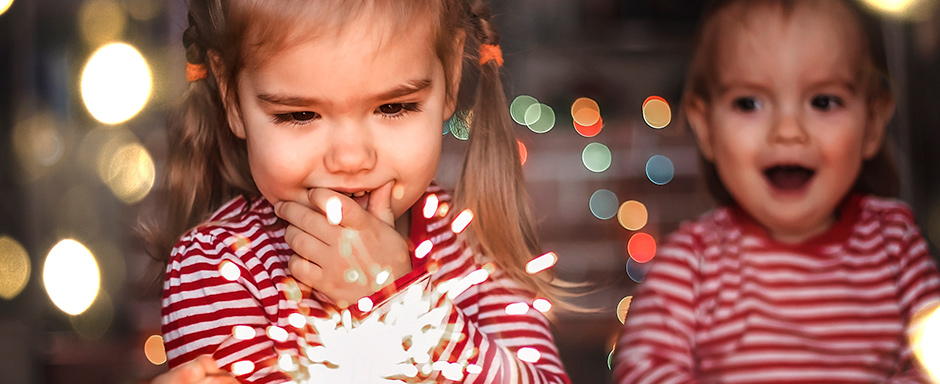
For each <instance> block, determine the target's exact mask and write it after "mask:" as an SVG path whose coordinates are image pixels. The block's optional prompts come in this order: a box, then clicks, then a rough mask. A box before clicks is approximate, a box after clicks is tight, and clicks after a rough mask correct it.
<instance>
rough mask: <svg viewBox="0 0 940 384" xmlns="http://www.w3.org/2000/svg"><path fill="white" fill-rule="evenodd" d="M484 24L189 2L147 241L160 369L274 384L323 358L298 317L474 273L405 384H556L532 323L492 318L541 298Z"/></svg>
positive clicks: (480, 17)
mask: <svg viewBox="0 0 940 384" xmlns="http://www.w3.org/2000/svg"><path fill="white" fill-rule="evenodd" d="M489 18H490V12H489V7H488V5H486V4H485V3H484V2H483V1H477V0H444V1H441V0H397V1H393V0H387V1H345V0H335V1H315V2H311V1H291V0H279V1H261V0H232V1H225V2H219V1H213V0H192V1H190V11H189V22H190V25H189V28H188V29H187V30H186V31H185V33H184V36H183V42H184V44H185V46H186V52H187V61H188V67H187V77H188V79H189V80H190V81H191V82H192V85H191V89H190V91H189V92H188V93H187V95H186V100H185V101H184V103H183V106H182V109H181V112H180V113H179V114H178V115H177V116H176V119H175V120H172V122H171V131H170V133H171V141H170V142H171V143H173V147H172V150H171V155H170V164H169V168H168V178H167V180H168V189H169V193H170V202H171V204H170V211H169V212H170V213H169V215H170V216H169V220H168V222H169V226H167V227H166V228H167V230H166V231H165V234H164V235H165V236H164V242H163V243H162V244H163V245H164V246H165V248H166V254H168V255H170V256H169V259H168V260H167V268H166V275H165V283H164V291H163V311H162V314H163V337H164V342H165V346H166V352H167V357H168V359H169V365H170V367H176V366H180V365H181V364H182V363H185V362H187V361H191V360H194V359H196V358H197V357H198V356H200V355H202V354H210V355H211V356H212V357H213V358H214V359H215V361H216V362H217V364H218V367H221V368H222V369H223V370H225V371H229V372H233V373H234V374H235V375H237V376H238V378H239V379H240V380H242V381H245V382H263V383H269V382H283V381H287V380H289V379H291V376H290V375H288V374H287V373H284V372H281V369H279V366H280V367H283V366H284V365H283V361H284V360H283V358H284V357H285V356H287V361H289V362H290V361H293V362H295V363H296V362H297V361H299V360H298V358H300V357H302V356H304V355H306V354H309V353H310V351H309V350H306V349H304V348H302V347H301V346H302V345H309V346H316V345H324V344H321V342H323V340H321V339H320V337H319V335H318V334H317V333H316V332H315V330H312V329H311V327H310V326H309V324H304V323H300V324H298V323H297V322H296V318H297V316H298V314H299V315H301V316H302V317H301V319H302V318H305V317H312V318H324V319H329V318H331V316H336V315H337V314H339V313H344V311H346V310H348V311H349V312H345V313H344V317H345V316H347V315H348V314H349V313H351V316H355V317H360V318H362V317H365V316H368V315H369V314H371V313H380V312H381V311H383V310H387V309H383V308H382V307H383V306H388V305H389V304H388V302H389V301H390V299H391V298H392V297H395V296H396V295H399V294H400V293H401V292H404V291H406V290H408V289H409V288H410V287H414V286H416V285H420V286H421V287H422V289H424V290H426V291H427V292H428V293H429V294H430V292H433V291H434V290H435V289H436V288H438V287H439V285H440V284H444V283H446V282H453V281H458V280H459V281H467V280H466V279H464V280H460V279H462V278H465V277H467V276H470V275H471V274H473V276H475V277H479V276H480V273H481V272H482V273H483V275H482V276H484V277H485V279H483V281H482V282H480V280H481V279H477V280H476V281H475V282H476V283H479V284H476V285H472V286H469V288H467V287H464V288H467V289H466V290H465V291H463V293H462V294H460V295H458V296H456V297H455V298H454V299H453V307H447V308H451V312H449V313H448V314H447V315H446V316H444V318H445V319H446V322H447V323H448V324H449V327H448V329H447V333H446V336H445V337H443V338H442V340H441V341H440V343H441V344H440V346H439V347H438V348H436V349H434V350H433V353H432V354H431V356H429V358H430V360H429V362H434V363H435V364H433V369H431V370H430V371H420V372H417V373H414V372H413V375H412V376H413V377H414V378H413V380H433V381H443V380H445V379H446V380H451V381H459V382H486V383H492V382H500V383H502V382H528V383H561V382H568V378H567V376H566V374H565V372H564V370H563V367H562V364H561V362H560V359H559V356H558V352H557V350H556V348H555V346H554V344H553V340H552V336H551V333H550V330H549V324H548V322H547V320H546V318H545V317H544V316H543V315H542V313H540V312H539V311H536V310H528V311H525V313H524V314H519V312H512V313H514V314H512V315H510V314H507V312H510V311H507V305H509V304H513V303H525V304H526V305H531V304H532V303H533V300H535V299H536V298H545V297H547V298H552V297H553V292H555V291H554V290H553V287H552V286H551V284H550V283H549V282H548V281H549V279H547V278H546V277H545V276H541V275H539V276H530V275H528V274H526V273H525V271H524V266H525V263H526V262H527V261H528V260H529V259H531V258H532V257H533V256H535V255H538V251H539V247H538V243H537V241H536V239H535V236H534V231H533V228H532V224H531V219H530V215H529V212H528V208H527V207H526V194H525V191H524V189H523V186H524V184H523V181H522V177H521V176H522V170H521V165H520V162H519V157H518V153H517V151H516V148H517V147H516V142H515V138H514V136H513V133H512V125H511V124H510V121H509V120H508V113H507V112H508V111H507V110H506V100H505V96H504V94H503V91H502V86H501V83H500V78H499V67H500V65H501V64H502V57H501V55H500V52H499V47H498V45H497V40H498V39H497V35H496V32H495V31H494V29H493V28H492V26H491V24H490V21H489ZM464 58H469V59H472V60H468V61H467V62H466V63H465V62H464ZM465 70H472V71H475V72H479V80H478V87H477V92H476V99H475V102H474V103H473V105H472V125H471V129H470V131H471V134H470V142H469V148H468V152H467V156H466V161H465V165H464V169H463V173H462V175H461V178H460V181H459V184H458V186H457V193H456V194H455V200H454V201H451V200H450V198H449V197H448V195H447V193H445V192H444V191H442V190H441V189H440V188H439V187H438V186H436V185H435V184H433V183H432V177H433V176H434V174H435V172H436V168H437V164H438V160H439V157H440V151H441V137H442V136H441V125H442V124H443V123H444V122H445V121H446V120H448V118H450V117H451V116H452V115H454V112H455V109H456V108H457V106H458V105H459V104H461V103H458V98H457V95H458V88H459V86H460V84H461V78H462V74H463V72H465ZM448 208H449V209H448ZM465 210H466V211H467V212H470V213H472V215H473V218H472V220H471V221H470V227H469V229H467V230H466V231H462V229H463V228H462V226H461V225H459V223H458V224H454V225H453V226H452V225H451V223H452V221H454V218H455V216H457V213H461V212H464V211H465ZM448 211H449V212H450V213H449V214H447V212H448ZM213 212H214V213H213ZM468 217H469V216H468V214H464V215H463V218H468ZM191 228H192V229H191ZM458 233H459V235H458ZM180 235H182V238H179V236H180ZM177 238H179V240H178V241H176V239H177ZM174 243H175V245H172V244H174ZM428 246H430V250H428ZM170 248H172V250H170ZM416 248H417V249H416ZM428 251H429V252H428ZM494 266H495V267H494ZM474 273H475V274H474ZM487 275H488V276H487ZM298 282H299V283H300V284H299V285H298V284H297V283H298ZM468 284H469V283H468ZM305 286H306V287H305ZM298 288H305V289H302V291H303V292H305V294H302V295H300V294H298V292H300V291H298ZM310 288H312V292H311V291H310ZM409 292H410V291H409ZM364 303H366V304H364ZM373 305H374V306H375V307H374V308H370V307H372V306H373ZM347 307H348V308H347ZM517 307H518V305H517ZM526 309H528V306H526ZM335 318H338V316H336V317H335ZM344 324H347V322H346V320H344ZM431 325H434V324H431ZM236 326H248V327H249V328H248V329H249V331H248V334H247V336H244V335H240V334H241V332H240V331H239V329H241V330H244V329H245V328H235V327H236ZM252 329H253V331H252ZM281 330H286V331H288V333H289V334H287V335H284V334H283V333H281ZM384 347H385V346H384V345H381V344H377V345H374V346H373V345H369V346H365V348H369V349H374V348H384ZM302 349H304V350H302ZM362 352H363V353H364V355H366V356H368V354H365V352H370V351H366V350H363V351H362ZM373 353H374V351H373ZM310 358H311V359H313V357H310ZM210 362H211V360H210ZM236 363H237V364H236ZM363 363H364V364H363ZM368 363H369V362H360V364H363V365H362V366H363V367H368ZM418 363H420V362H418ZM438 363H441V364H442V365H441V364H438ZM416 364H417V363H416ZM208 365H211V364H208ZM208 365H206V364H203V363H200V364H198V365H193V364H189V365H187V366H186V367H188V368H193V369H195V368H197V366H198V367H204V366H208ZM427 365H428V367H430V366H431V365H430V364H427ZM455 366H456V367H457V370H456V372H455V370H454V369H453V368H454V367H455ZM340 368H343V367H342V366H340ZM444 368H447V369H444ZM203 373H205V372H203ZM314 379H316V378H314ZM374 379H376V380H377V379H378V378H374Z"/></svg>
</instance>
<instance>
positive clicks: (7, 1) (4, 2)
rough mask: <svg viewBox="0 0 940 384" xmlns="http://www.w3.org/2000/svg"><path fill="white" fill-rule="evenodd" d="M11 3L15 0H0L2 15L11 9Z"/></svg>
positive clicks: (0, 12)
mask: <svg viewBox="0 0 940 384" xmlns="http://www.w3.org/2000/svg"><path fill="white" fill-rule="evenodd" d="M11 5H13V0H0V15H3V14H4V13H5V12H6V11H7V10H8V9H10V6H11Z"/></svg>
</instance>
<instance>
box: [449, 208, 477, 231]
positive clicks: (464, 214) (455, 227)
mask: <svg viewBox="0 0 940 384" xmlns="http://www.w3.org/2000/svg"><path fill="white" fill-rule="evenodd" d="M471 220H473V212H471V211H470V209H469V208H467V209H464V210H463V211H461V212H460V214H459V215H457V218H455V219H454V221H453V223H451V225H450V230H451V231H454V233H460V232H463V230H464V229H467V226H468V225H470V221H471Z"/></svg>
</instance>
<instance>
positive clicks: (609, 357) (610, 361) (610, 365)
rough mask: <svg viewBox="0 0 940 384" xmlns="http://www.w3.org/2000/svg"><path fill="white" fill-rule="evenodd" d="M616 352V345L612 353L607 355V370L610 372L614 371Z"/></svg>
mask: <svg viewBox="0 0 940 384" xmlns="http://www.w3.org/2000/svg"><path fill="white" fill-rule="evenodd" d="M616 350H617V346H616V345H615V346H614V348H613V349H611V350H610V353H608V354H607V369H609V370H612V369H614V368H613V367H614V351H616Z"/></svg>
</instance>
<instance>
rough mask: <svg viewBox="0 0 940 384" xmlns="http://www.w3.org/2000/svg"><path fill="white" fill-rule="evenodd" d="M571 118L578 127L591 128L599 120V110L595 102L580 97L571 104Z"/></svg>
mask: <svg viewBox="0 0 940 384" xmlns="http://www.w3.org/2000/svg"><path fill="white" fill-rule="evenodd" d="M571 118H572V119H573V120H574V122H575V123H577V124H579V125H582V126H592V125H594V124H597V122H598V120H600V118H601V109H600V107H598V106H597V102H596V101H594V100H591V99H590V98H587V97H581V98H578V99H577V100H575V101H574V103H571Z"/></svg>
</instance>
